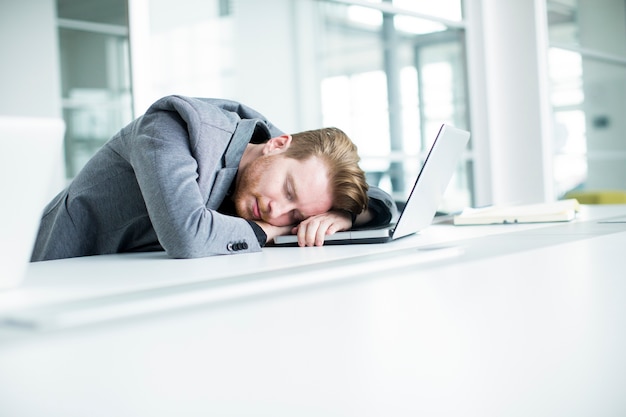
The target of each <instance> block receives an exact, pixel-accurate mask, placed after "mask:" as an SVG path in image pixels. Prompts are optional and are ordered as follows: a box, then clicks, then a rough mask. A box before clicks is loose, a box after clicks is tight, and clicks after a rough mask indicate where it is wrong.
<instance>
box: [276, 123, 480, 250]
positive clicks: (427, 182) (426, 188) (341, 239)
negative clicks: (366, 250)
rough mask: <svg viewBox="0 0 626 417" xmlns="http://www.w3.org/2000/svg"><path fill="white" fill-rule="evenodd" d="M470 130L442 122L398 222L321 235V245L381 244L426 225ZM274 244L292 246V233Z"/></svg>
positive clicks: (293, 241) (293, 237) (462, 149)
mask: <svg viewBox="0 0 626 417" xmlns="http://www.w3.org/2000/svg"><path fill="white" fill-rule="evenodd" d="M469 137H470V133H469V132H467V131H465V130H461V129H457V128H455V127H452V126H450V125H446V124H444V125H442V126H441V128H440V129H439V133H438V134H437V137H436V138H435V141H434V142H433V145H432V146H431V148H430V151H429V152H428V155H427V156H426V160H425V161H424V163H423V164H422V169H421V170H420V172H419V174H418V176H417V179H416V180H415V184H414V185H413V189H412V190H411V194H410V195H409V198H408V199H407V201H406V205H405V206H404V208H403V209H402V212H401V213H400V216H399V217H398V221H397V222H395V223H391V224H389V225H387V226H384V227H379V228H374V229H351V230H346V231H343V232H337V233H334V234H332V235H328V236H326V237H325V238H324V244H325V245H333V244H334V245H343V244H356V243H384V242H389V241H392V240H395V239H399V238H401V237H404V236H408V235H412V234H415V233H417V232H419V231H420V230H422V229H424V228H425V227H427V226H429V225H430V224H431V223H432V221H433V219H434V217H435V214H436V213H437V208H438V207H439V203H440V202H441V198H442V197H443V194H444V192H445V191H446V188H447V187H448V183H449V182H450V180H451V179H452V175H453V174H454V171H455V169H456V167H457V164H458V163H459V161H460V160H461V156H462V154H463V151H464V150H465V147H466V146H467V142H468V141H469ZM274 244H275V245H277V246H281V245H283V246H295V245H297V244H298V239H297V236H296V235H284V236H277V237H276V238H274Z"/></svg>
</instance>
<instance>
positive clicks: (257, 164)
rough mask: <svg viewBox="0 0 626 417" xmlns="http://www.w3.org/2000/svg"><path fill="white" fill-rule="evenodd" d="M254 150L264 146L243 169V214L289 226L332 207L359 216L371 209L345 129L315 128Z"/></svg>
mask: <svg viewBox="0 0 626 417" xmlns="http://www.w3.org/2000/svg"><path fill="white" fill-rule="evenodd" d="M249 146H258V147H260V148H259V149H258V152H257V154H256V155H257V156H255V157H254V158H253V159H251V160H250V161H248V162H246V163H245V164H242V165H241V166H240V172H239V173H238V177H237V184H236V189H235V195H234V201H235V207H236V210H237V214H238V215H239V216H241V217H243V218H246V219H249V220H262V221H265V222H267V223H270V224H273V225H275V226H286V225H290V224H295V223H298V222H300V221H302V220H304V219H306V218H308V217H310V216H314V215H317V214H321V213H325V212H327V211H328V210H330V209H335V210H345V211H348V212H350V213H353V214H355V215H356V214H359V213H360V212H361V211H363V210H364V209H365V208H366V207H367V183H366V181H365V174H364V172H363V170H361V168H359V165H358V162H359V156H358V154H357V148H356V146H355V145H354V143H352V141H351V140H350V139H349V138H348V137H347V136H346V135H345V133H343V132H342V131H341V130H339V129H336V128H325V129H318V130H310V131H306V132H301V133H296V134H294V135H292V136H288V135H285V136H279V137H275V138H272V139H270V140H269V141H268V142H266V143H264V144H261V145H249ZM242 161H243V160H242Z"/></svg>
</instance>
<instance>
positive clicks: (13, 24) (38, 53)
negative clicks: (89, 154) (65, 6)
mask: <svg viewBox="0 0 626 417" xmlns="http://www.w3.org/2000/svg"><path fill="white" fill-rule="evenodd" d="M0 57H1V59H2V64H1V65H0V91H1V92H2V94H1V95H0V114H4V115H12V116H38V117H61V87H60V77H59V53H58V41H57V29H56V3H55V1H54V0H28V1H20V0H0Z"/></svg>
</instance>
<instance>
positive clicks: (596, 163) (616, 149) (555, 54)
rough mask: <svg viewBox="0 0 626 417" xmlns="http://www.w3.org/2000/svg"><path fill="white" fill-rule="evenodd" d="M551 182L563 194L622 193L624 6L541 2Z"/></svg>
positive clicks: (625, 184) (625, 178) (604, 1)
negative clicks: (551, 138)
mask: <svg viewBox="0 0 626 417" xmlns="http://www.w3.org/2000/svg"><path fill="white" fill-rule="evenodd" d="M547 9H548V20H549V34H550V45H551V47H550V50H549V66H550V79H551V85H552V88H551V89H552V95H551V100H552V106H553V111H554V122H555V125H554V126H555V129H554V131H555V137H554V147H553V148H554V150H555V155H554V170H555V171H554V178H555V185H556V187H555V188H556V191H557V193H558V194H559V195H558V196H563V195H564V194H565V193H566V192H567V191H570V190H594V191H598V190H605V189H622V190H624V189H626V142H625V141H624V133H623V132H624V129H626V117H624V116H625V114H624V112H625V110H624V109H626V2H625V1H624V0H599V1H596V0H593V1H592V0H559V1H554V0H548V2H547Z"/></svg>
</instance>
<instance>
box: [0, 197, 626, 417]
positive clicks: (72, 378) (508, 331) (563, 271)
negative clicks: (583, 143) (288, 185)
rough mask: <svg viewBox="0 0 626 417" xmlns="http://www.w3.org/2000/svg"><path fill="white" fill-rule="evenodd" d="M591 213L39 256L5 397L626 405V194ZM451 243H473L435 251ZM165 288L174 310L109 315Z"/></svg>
mask: <svg viewBox="0 0 626 417" xmlns="http://www.w3.org/2000/svg"><path fill="white" fill-rule="evenodd" d="M582 214H583V216H582V218H581V219H580V220H576V221H575V222H572V223H566V224H550V225H545V224H543V225H508V226H479V227H453V226H450V225H435V226H432V227H430V228H428V229H427V230H426V231H425V232H424V233H422V234H421V235H418V236H413V237H410V238H406V239H402V240H399V241H397V242H394V243H392V244H385V245H367V246H366V245H362V246H352V247H330V246H329V247H323V248H266V249H265V250H264V251H263V252H262V253H259V254H252V255H236V256H224V257H216V258H206V259H198V260H171V259H167V258H165V257H164V256H163V255H162V254H154V253H153V254H136V255H123V256H102V257H92V258H83V259H72V260H62V261H52V262H44V263H38V264H33V265H31V266H30V270H29V274H28V276H27V279H26V281H25V283H24V286H23V287H22V288H20V289H17V290H13V291H9V292H3V293H0V316H1V317H8V316H13V317H22V318H24V317H26V318H31V319H33V320H34V322H36V323H43V325H42V326H41V328H40V329H39V330H37V329H34V330H29V329H28V328H12V327H11V326H0V415H2V416H26V417H29V416H47V417H48V416H63V417H68V416H81V417H82V416H86V415H89V416H174V415H176V416H196V415H197V416H207V415H215V416H226V415H228V416H259V415H263V416H265V415H267V416H298V417H301V416H359V417H361V416H416V415H429V416H430V415H442V416H518V415H519V416H529V415H532V416H555V415H567V416H590V415H593V416H607V415H625V414H626V396H625V395H624V393H625V392H626V355H624V352H626V330H625V329H626V273H625V272H624V271H626V256H625V255H626V254H625V252H624V247H625V244H626V223H624V221H626V206H598V207H585V210H584V211H583V213H582ZM619 216H621V222H608V223H605V222H600V221H598V220H599V219H606V218H617V217H619ZM433 246H437V247H444V246H445V247H451V248H460V250H461V252H462V253H454V252H449V251H448V250H447V249H446V250H443V251H435V253H439V254H443V255H444V257H443V259H440V260H433V261H421V260H420V258H419V257H418V256H422V255H419V253H421V252H420V251H419V250H418V248H423V247H433ZM455 250H457V249H452V251H455ZM446 251H448V252H446ZM365 255H367V256H365ZM448 255H450V256H448ZM394 265H402V266H400V267H395V266H394ZM307 271H308V272H307ZM310 271H314V272H310ZM133 291H134V292H133ZM129 292H131V294H132V295H131V296H129V295H120V294H129ZM116 294H117V295H116ZM172 294H174V299H176V300H178V301H179V302H180V301H183V302H184V301H185V300H187V301H189V304H188V305H189V306H193V307H188V308H186V309H180V308H178V307H180V305H179V304H176V303H173V304H172V303H170V304H168V303H167V300H170V299H172ZM194 294H200V295H202V296H201V297H200V299H194ZM210 294H218V295H219V296H215V297H213V298H211V297H210ZM94 297H101V298H100V299H99V300H94ZM177 297H178V298H177ZM202 297H204V298H202ZM81 299H91V300H92V301H91V302H90V303H88V304H87V306H85V305H82V304H81V302H80V301H77V300H81ZM154 300H165V304H164V305H165V306H168V307H169V308H170V309H169V310H166V311H163V312H161V313H152V314H149V315H145V316H139V317H135V316H132V315H131V316H129V317H121V318H120V319H118V320H108V319H110V318H111V315H110V311H115V310H109V308H110V306H111V305H113V304H115V303H119V304H120V305H123V306H124V305H126V306H128V308H126V309H125V310H123V311H124V314H123V316H127V315H129V314H131V313H132V312H133V311H142V310H133V306H137V305H143V306H145V305H150V302H151V301H154ZM63 303H66V304H63ZM98 303H99V304H98ZM146 303H147V304H146ZM42 305H51V306H52V307H50V308H48V309H47V310H46V309H43V310H42V309H41V306H42ZM64 306H70V307H69V308H68V307H64ZM89 306H98V307H102V309H101V310H97V309H96V310H97V311H99V312H102V311H104V315H99V314H93V311H92V310H93V309H92V310H90V309H89V308H88V307H89ZM68 311H69V315H67V316H64V314H66V313H68ZM145 311H152V310H150V308H148V309H147V310H145ZM90 314H91V316H90ZM59 317H61V318H64V317H70V319H69V320H65V319H62V320H56V319H55V318H59ZM81 317H82V318H83V319H84V318H85V317H87V319H84V320H83V321H81ZM103 318H104V319H107V321H101V320H103ZM90 321H93V322H94V323H96V322H97V324H83V323H89V322H90ZM81 324H82V325H81Z"/></svg>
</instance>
